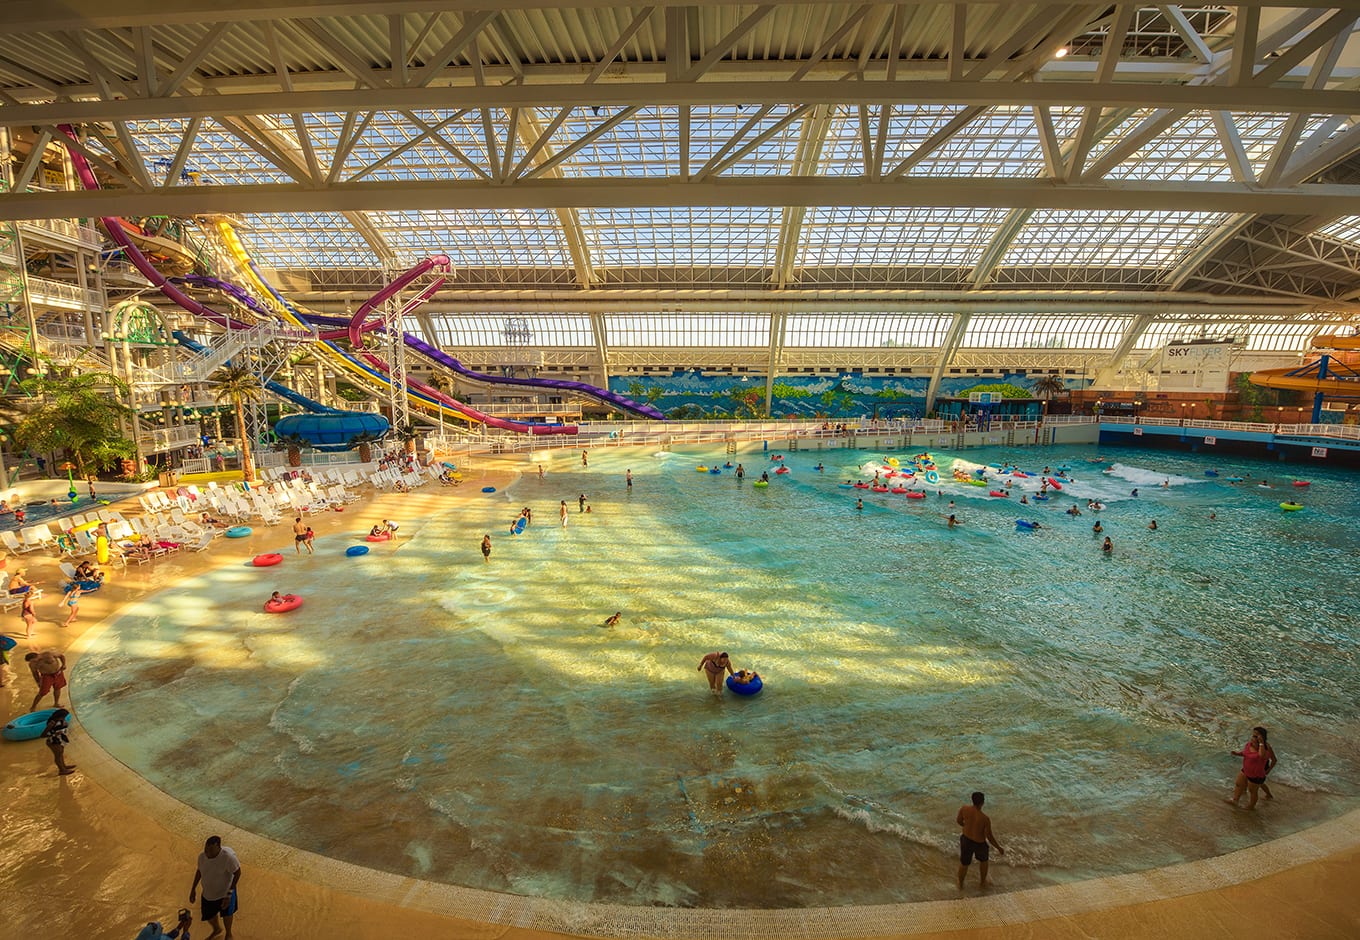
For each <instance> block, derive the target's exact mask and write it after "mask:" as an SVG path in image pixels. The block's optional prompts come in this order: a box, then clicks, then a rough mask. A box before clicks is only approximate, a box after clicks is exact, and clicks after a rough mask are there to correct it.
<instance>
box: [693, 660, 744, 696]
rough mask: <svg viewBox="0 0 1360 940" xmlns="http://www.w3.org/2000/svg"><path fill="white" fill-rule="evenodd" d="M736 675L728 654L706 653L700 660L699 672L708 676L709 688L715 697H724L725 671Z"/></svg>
mask: <svg viewBox="0 0 1360 940" xmlns="http://www.w3.org/2000/svg"><path fill="white" fill-rule="evenodd" d="M724 670H726V672H727V674H728V675H735V674H736V673H734V672H733V671H732V660H731V658H730V657H728V655H727V654H726V653H705V654H704V658H703V659H701V660H699V671H700V672H702V673H704V674H705V675H707V676H708V688H709V691H711V692H712V693H713V694H714V695H722V678H723V671H724Z"/></svg>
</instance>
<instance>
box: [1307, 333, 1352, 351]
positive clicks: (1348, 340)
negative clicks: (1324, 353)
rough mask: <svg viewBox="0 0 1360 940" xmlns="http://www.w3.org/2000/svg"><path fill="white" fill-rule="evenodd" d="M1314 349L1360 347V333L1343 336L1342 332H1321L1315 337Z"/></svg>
mask: <svg viewBox="0 0 1360 940" xmlns="http://www.w3.org/2000/svg"><path fill="white" fill-rule="evenodd" d="M1313 348H1314V349H1360V333H1353V334H1351V335H1350V336H1342V335H1341V334H1340V333H1319V334H1318V335H1317V336H1314V337H1313Z"/></svg>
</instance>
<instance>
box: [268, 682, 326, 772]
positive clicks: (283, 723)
mask: <svg viewBox="0 0 1360 940" xmlns="http://www.w3.org/2000/svg"><path fill="white" fill-rule="evenodd" d="M305 678H306V676H298V677H297V678H296V679H294V680H293V681H292V682H290V683H288V689H287V691H285V692H284V694H283V701H281V702H279V704H277V705H275V706H274V710H273V711H272V712H270V713H269V729H270V730H271V731H276V732H278V733H279V734H282V735H286V736H287V737H289V738H291V739H292V740H293V743H294V744H296V745H297V749H298V750H299V751H301V752H302V753H303V754H311V753H313V752H315V751H316V744H315V743H314V742H313V741H312V739H311V738H309V737H307V736H306V735H305V734H303V733H302V731H301V730H300V728H299V726H298V725H296V724H294V723H293V722H291V721H289V720H288V719H286V718H284V717H283V715H282V714H281V713H282V711H283V708H284V706H285V705H287V704H288V700H289V699H290V698H292V696H293V690H294V689H296V688H297V687H298V684H299V683H301V682H302V680H303V679H305Z"/></svg>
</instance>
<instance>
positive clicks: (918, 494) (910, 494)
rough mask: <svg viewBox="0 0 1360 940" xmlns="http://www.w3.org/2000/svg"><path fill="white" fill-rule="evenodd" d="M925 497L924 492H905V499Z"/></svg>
mask: <svg viewBox="0 0 1360 940" xmlns="http://www.w3.org/2000/svg"><path fill="white" fill-rule="evenodd" d="M925 498H926V494H925V493H908V494H907V499H925Z"/></svg>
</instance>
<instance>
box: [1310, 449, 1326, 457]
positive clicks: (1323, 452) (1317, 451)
mask: <svg viewBox="0 0 1360 940" xmlns="http://www.w3.org/2000/svg"><path fill="white" fill-rule="evenodd" d="M1313 456H1314V457H1326V456H1327V448H1325V447H1314V448H1313Z"/></svg>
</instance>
